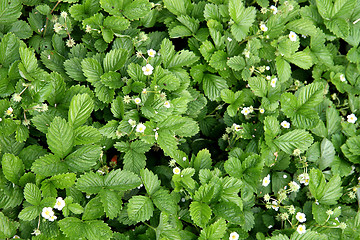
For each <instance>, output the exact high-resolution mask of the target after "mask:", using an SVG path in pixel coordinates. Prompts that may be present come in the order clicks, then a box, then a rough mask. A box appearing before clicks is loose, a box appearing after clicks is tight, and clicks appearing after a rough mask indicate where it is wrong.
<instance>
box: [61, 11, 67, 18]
mask: <svg viewBox="0 0 360 240" xmlns="http://www.w3.org/2000/svg"><path fill="white" fill-rule="evenodd" d="M67 15H68V14H67V12H61V13H60V16H62V17H63V18H67Z"/></svg>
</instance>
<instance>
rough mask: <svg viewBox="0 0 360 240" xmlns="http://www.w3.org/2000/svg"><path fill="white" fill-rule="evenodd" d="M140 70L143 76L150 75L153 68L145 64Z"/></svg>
mask: <svg viewBox="0 0 360 240" xmlns="http://www.w3.org/2000/svg"><path fill="white" fill-rule="evenodd" d="M142 70H143V72H144V74H145V75H151V74H152V72H153V70H154V68H153V66H151V65H150V64H146V65H145V66H143V67H142Z"/></svg>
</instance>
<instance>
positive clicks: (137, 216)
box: [127, 196, 154, 222]
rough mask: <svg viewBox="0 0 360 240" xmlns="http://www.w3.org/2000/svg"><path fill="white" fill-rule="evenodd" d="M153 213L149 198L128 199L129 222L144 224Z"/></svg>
mask: <svg viewBox="0 0 360 240" xmlns="http://www.w3.org/2000/svg"><path fill="white" fill-rule="evenodd" d="M153 211H154V206H153V204H152V202H151V200H150V198H148V197H145V196H133V197H132V198H130V200H129V204H128V209H127V213H128V216H129V218H130V219H131V220H133V221H135V222H145V221H147V220H149V219H150V218H151V217H152V215H153Z"/></svg>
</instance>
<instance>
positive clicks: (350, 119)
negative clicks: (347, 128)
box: [347, 113, 357, 123]
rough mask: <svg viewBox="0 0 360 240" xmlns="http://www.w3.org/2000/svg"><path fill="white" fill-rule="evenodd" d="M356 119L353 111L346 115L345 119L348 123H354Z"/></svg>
mask: <svg viewBox="0 0 360 240" xmlns="http://www.w3.org/2000/svg"><path fill="white" fill-rule="evenodd" d="M356 120H357V117H356V116H355V114H353V113H352V114H350V115H348V116H347V121H348V122H349V123H355V122H356Z"/></svg>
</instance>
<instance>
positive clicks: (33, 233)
mask: <svg viewBox="0 0 360 240" xmlns="http://www.w3.org/2000/svg"><path fill="white" fill-rule="evenodd" d="M40 234H41V232H40V230H39V229H34V232H32V233H31V235H35V236H38V235H40Z"/></svg>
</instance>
